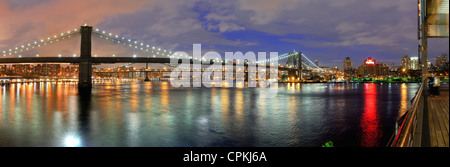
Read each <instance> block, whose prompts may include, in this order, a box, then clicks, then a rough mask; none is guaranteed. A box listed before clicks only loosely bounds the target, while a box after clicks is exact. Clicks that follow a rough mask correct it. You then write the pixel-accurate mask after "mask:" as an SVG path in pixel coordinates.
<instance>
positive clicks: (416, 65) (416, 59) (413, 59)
mask: <svg viewBox="0 0 450 167" xmlns="http://www.w3.org/2000/svg"><path fill="white" fill-rule="evenodd" d="M411 70H420V67H419V57H411Z"/></svg>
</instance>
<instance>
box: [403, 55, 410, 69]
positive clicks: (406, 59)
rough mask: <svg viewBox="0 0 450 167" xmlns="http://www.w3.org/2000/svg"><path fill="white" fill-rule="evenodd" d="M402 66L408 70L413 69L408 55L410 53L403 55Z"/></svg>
mask: <svg viewBox="0 0 450 167" xmlns="http://www.w3.org/2000/svg"><path fill="white" fill-rule="evenodd" d="M402 68H404V69H406V70H410V69H411V59H410V58H409V57H408V55H405V56H403V57H402Z"/></svg>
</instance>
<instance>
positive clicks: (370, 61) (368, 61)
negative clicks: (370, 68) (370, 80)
mask: <svg viewBox="0 0 450 167" xmlns="http://www.w3.org/2000/svg"><path fill="white" fill-rule="evenodd" d="M366 64H375V62H373V61H372V60H370V59H369V60H367V61H366Z"/></svg>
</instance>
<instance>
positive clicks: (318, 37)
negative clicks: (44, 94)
mask: <svg viewBox="0 0 450 167" xmlns="http://www.w3.org/2000/svg"><path fill="white" fill-rule="evenodd" d="M407 2H409V1H396V2H388V1H364V2H355V3H352V1H339V2H338V3H336V2H327V3H323V2H319V1H318V2H309V1H306V2H303V1H295V2H292V1H277V2H272V1H270V2H267V3H255V2H251V1H245V0H240V1H229V2H226V3H222V2H220V3H217V2H199V1H183V2H175V1H134V2H133V3H128V2H127V3H124V2H122V1H115V2H114V3H111V4H115V5H105V4H107V2H103V1H96V2H92V3H93V4H89V3H88V2H87V1H80V2H79V3H77V5H73V4H71V3H70V1H58V2H56V3H53V2H52V1H39V2H35V1H20V2H17V1H0V4H1V5H0V6H1V7H0V8H1V10H0V11H1V13H0V17H1V16H9V17H3V18H4V19H3V20H4V21H3V22H4V24H5V25H7V26H5V27H4V28H3V29H1V30H0V50H4V49H7V48H11V47H14V46H17V45H21V44H23V43H25V42H29V41H27V39H39V38H46V36H53V34H52V33H54V32H59V31H66V30H67V29H70V28H73V27H79V26H80V25H83V24H88V25H93V26H94V27H97V28H101V29H107V30H111V32H113V33H115V34H120V35H123V36H126V37H129V38H132V39H142V42H145V43H150V44H154V45H156V46H160V47H162V48H167V49H169V50H173V51H186V52H188V53H189V51H191V49H192V48H191V46H192V44H193V43H204V45H203V46H204V47H205V49H204V50H205V51H211V50H214V51H217V52H220V53H223V52H225V51H232V52H235V51H242V52H246V51H267V52H270V51H277V52H279V53H286V52H291V51H293V50H298V51H302V52H303V53H305V54H307V55H308V56H309V57H311V58H313V59H317V60H318V62H320V64H321V66H328V67H335V66H338V67H339V68H342V60H343V59H344V58H345V57H351V58H352V60H353V61H354V62H362V61H363V59H365V58H367V57H372V58H374V59H377V60H378V61H381V62H385V63H388V64H391V63H394V64H400V63H401V60H400V59H398V57H399V56H402V55H410V57H415V56H417V45H418V40H417V37H416V36H417V27H416V26H417V23H416V19H415V17H414V16H415V15H416V12H417V11H416V9H415V7H416V4H415V3H407ZM117 4H122V5H117ZM320 4H323V5H320ZM68 5H71V8H70V10H63V9H64V6H68ZM185 6H186V7H185ZM310 7H315V9H314V11H312V10H310V9H308V8H310ZM346 8H353V9H358V8H359V9H358V10H356V11H351V12H350V11H346V10H345V9H346ZM213 9H214V10H213ZM77 10H83V11H86V12H83V14H81V15H73V14H72V13H74V12H75V11H77ZM42 11H45V12H42ZM34 12H39V13H40V15H33V13H34ZM355 12H357V13H358V14H359V15H358V16H355V15H354V13H355ZM334 13H338V15H333V16H336V17H337V18H339V19H336V20H337V21H333V20H327V21H323V19H325V18H326V17H328V16H329V15H332V14H334ZM32 15H33V16H32ZM391 15H395V16H396V17H389V16H391ZM66 16H70V18H71V19H67V20H66V19H63V18H65V17H66ZM49 18H50V19H49ZM145 19H148V21H147V20H145ZM65 50H66V52H67V53H68V54H65V55H70V56H71V55H72V54H69V52H71V50H75V51H74V52H77V51H78V50H77V49H73V48H72V49H71V48H65ZM428 52H429V53H428V55H429V56H428V58H429V60H430V61H432V60H433V59H434V58H435V57H438V56H440V55H441V54H442V53H447V54H448V38H443V39H429V49H428ZM432 62H433V61H432ZM355 65H356V63H354V66H355Z"/></svg>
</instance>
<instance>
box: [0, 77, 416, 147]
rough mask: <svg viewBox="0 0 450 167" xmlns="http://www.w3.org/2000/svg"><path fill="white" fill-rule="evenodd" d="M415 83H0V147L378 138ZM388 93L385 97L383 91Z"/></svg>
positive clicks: (372, 141) (379, 142) (377, 142)
mask: <svg viewBox="0 0 450 167" xmlns="http://www.w3.org/2000/svg"><path fill="white" fill-rule="evenodd" d="M417 89H418V84H398V85H396V84H392V85H390V84H389V85H378V84H353V83H352V84H302V85H300V84H279V89H278V94H277V96H276V97H275V98H272V99H263V98H259V97H258V96H259V94H258V93H259V91H258V89H257V88H173V87H172V86H171V85H170V83H168V82H145V83H140V82H130V83H102V84H96V85H94V87H93V88H92V90H81V91H79V90H78V89H77V85H76V84H69V83H27V84H11V85H9V86H2V87H1V89H0V109H1V110H0V146H75V147H77V146H321V145H322V144H323V143H324V142H327V141H329V140H332V141H333V142H334V143H335V145H337V146H384V144H383V142H387V140H388V139H389V137H390V133H391V132H392V129H393V126H394V122H395V120H396V119H397V117H398V116H399V114H401V112H400V113H399V112H397V111H398V110H399V108H400V110H403V109H404V107H407V105H408V104H409V99H411V98H412V97H413V96H414V93H415V91H416V90H417ZM386 97H388V98H389V100H385V99H386Z"/></svg>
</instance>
